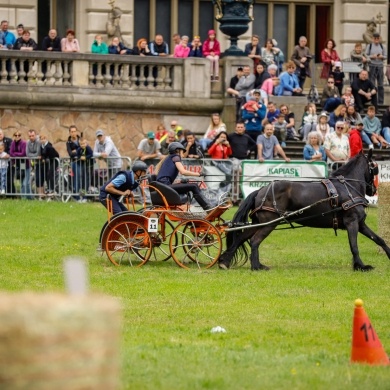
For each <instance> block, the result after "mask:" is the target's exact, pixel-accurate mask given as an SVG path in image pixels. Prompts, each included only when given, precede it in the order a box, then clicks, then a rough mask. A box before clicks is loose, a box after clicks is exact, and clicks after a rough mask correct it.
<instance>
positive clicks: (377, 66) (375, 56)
mask: <svg viewBox="0 0 390 390" xmlns="http://www.w3.org/2000/svg"><path fill="white" fill-rule="evenodd" d="M366 56H367V57H369V59H370V62H369V64H368V67H369V77H370V81H371V82H372V83H373V84H374V85H375V86H376V87H377V88H378V89H377V90H378V104H383V102H384V89H383V61H384V60H386V59H387V55H386V47H385V46H384V45H383V43H381V36H380V34H379V33H377V32H376V33H374V34H373V38H372V43H370V44H369V45H367V46H366Z"/></svg>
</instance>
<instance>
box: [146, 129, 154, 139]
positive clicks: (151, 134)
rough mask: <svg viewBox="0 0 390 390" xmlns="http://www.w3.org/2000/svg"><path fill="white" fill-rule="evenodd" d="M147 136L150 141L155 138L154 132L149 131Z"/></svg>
mask: <svg viewBox="0 0 390 390" xmlns="http://www.w3.org/2000/svg"><path fill="white" fill-rule="evenodd" d="M146 136H147V137H148V138H149V139H154V137H155V135H154V132H153V131H148V133H147V134H146Z"/></svg>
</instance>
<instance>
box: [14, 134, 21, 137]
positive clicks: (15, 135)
mask: <svg viewBox="0 0 390 390" xmlns="http://www.w3.org/2000/svg"><path fill="white" fill-rule="evenodd" d="M21 136H22V134H14V137H21Z"/></svg>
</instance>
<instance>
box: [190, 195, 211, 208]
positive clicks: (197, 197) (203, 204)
mask: <svg viewBox="0 0 390 390" xmlns="http://www.w3.org/2000/svg"><path fill="white" fill-rule="evenodd" d="M194 198H195V200H196V201H197V202H198V203H199V204H200V207H202V209H203V210H210V209H211V206H210V205H209V204H208V203H207V202H206V200H205V199H204V198H203V196H202V195H200V194H194Z"/></svg>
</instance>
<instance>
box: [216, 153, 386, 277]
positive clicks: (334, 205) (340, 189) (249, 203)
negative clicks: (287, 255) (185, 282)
mask: <svg viewBox="0 0 390 390" xmlns="http://www.w3.org/2000/svg"><path fill="white" fill-rule="evenodd" d="M376 174H378V166H377V164H376V163H375V162H374V161H373V160H372V150H370V152H369V153H368V155H367V156H366V155H364V154H362V153H361V154H358V155H357V156H355V157H353V158H352V159H351V160H350V161H349V162H348V163H347V164H345V165H343V166H341V167H340V168H339V169H337V170H336V171H335V172H333V173H332V175H331V176H330V177H329V179H324V180H321V181H316V182H293V181H284V180H283V181H275V182H273V183H271V184H269V185H268V186H266V187H263V188H261V189H260V190H258V191H255V192H252V193H251V194H250V195H249V196H248V197H247V198H246V199H245V201H244V202H243V203H242V204H241V205H240V207H239V209H238V210H237V212H236V214H235V215H234V217H233V220H232V222H231V227H230V229H228V232H227V235H226V247H227V248H228V249H227V250H226V251H225V252H224V253H223V254H222V255H221V256H220V258H219V261H218V264H219V267H220V268H222V269H227V268H229V267H230V266H231V265H232V264H234V263H238V262H240V263H241V261H242V257H244V261H246V260H247V259H248V251H247V248H246V247H245V243H246V242H247V241H249V243H250V247H251V254H250V260H251V269H252V270H268V269H269V268H268V267H267V266H265V265H264V264H261V263H260V260H259V245H260V244H261V243H262V241H263V240H264V239H265V238H266V237H267V236H268V235H269V234H270V233H271V232H272V231H273V230H274V229H275V228H276V227H277V226H278V225H279V224H281V223H287V224H290V225H291V227H293V223H297V224H299V225H302V226H308V227H315V228H333V229H335V232H336V231H337V229H338V228H340V229H346V230H347V232H348V238H349V245H350V248H351V252H352V255H353V269H354V270H355V271H357V270H360V271H370V270H371V269H373V267H372V266H371V265H364V263H363V262H362V260H361V259H360V256H359V250H358V245H357V235H358V232H360V233H362V234H363V235H365V236H366V237H368V238H369V239H371V240H372V241H374V242H375V243H376V244H377V245H379V246H381V247H382V248H383V250H384V251H385V252H386V254H387V256H388V257H389V258H390V248H389V247H388V246H387V245H386V243H385V241H384V240H383V239H382V238H380V237H379V236H378V235H376V234H375V233H374V232H373V231H372V230H371V229H370V228H369V227H368V226H367V225H366V223H365V219H366V213H365V207H367V205H368V202H367V200H366V199H365V194H367V195H369V196H372V195H373V194H374V193H375V191H376V188H375V186H374V183H373V181H374V176H375V175H376ZM249 217H251V218H252V222H251V223H250V222H248V218H249Z"/></svg>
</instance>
